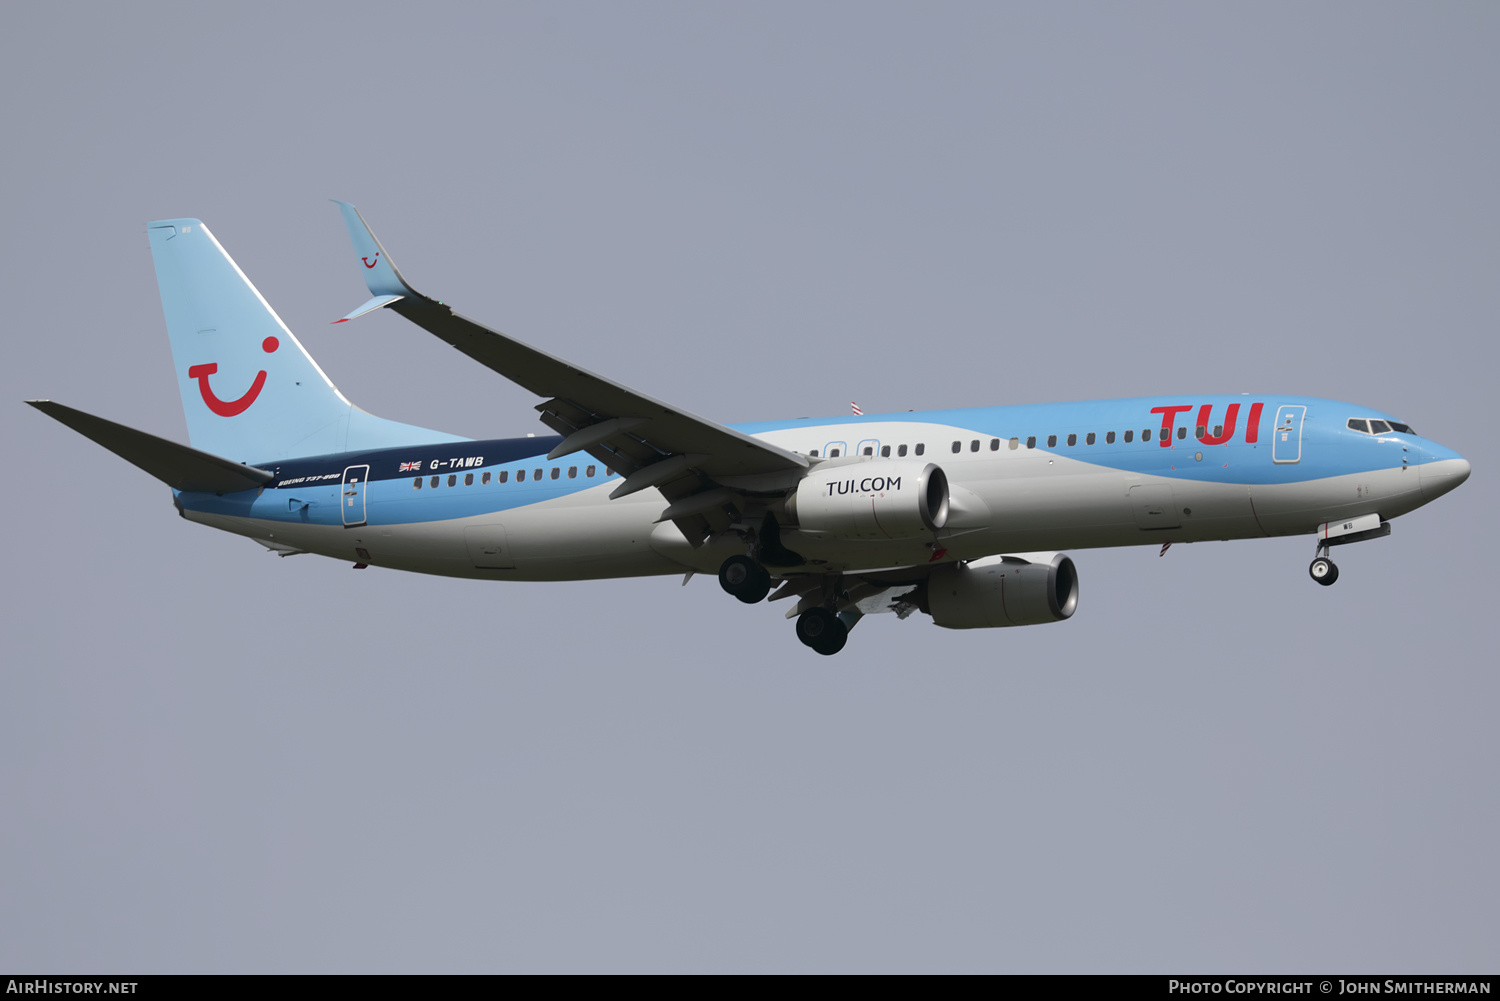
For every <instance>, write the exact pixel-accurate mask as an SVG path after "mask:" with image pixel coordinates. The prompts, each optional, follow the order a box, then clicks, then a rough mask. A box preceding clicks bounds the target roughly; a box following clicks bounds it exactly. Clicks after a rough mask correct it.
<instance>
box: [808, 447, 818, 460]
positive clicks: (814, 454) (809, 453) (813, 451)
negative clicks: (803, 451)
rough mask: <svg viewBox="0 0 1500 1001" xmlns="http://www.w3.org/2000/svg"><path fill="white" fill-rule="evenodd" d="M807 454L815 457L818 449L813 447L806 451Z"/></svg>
mask: <svg viewBox="0 0 1500 1001" xmlns="http://www.w3.org/2000/svg"><path fill="white" fill-rule="evenodd" d="M807 454H808V455H810V456H812V457H813V458H814V459H816V458H817V457H818V450H817V449H813V450H812V451H811V452H808V453H807Z"/></svg>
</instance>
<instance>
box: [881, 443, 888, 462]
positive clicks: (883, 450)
mask: <svg viewBox="0 0 1500 1001" xmlns="http://www.w3.org/2000/svg"><path fill="white" fill-rule="evenodd" d="M880 457H881V458H882V459H889V458H890V457H891V446H889V445H881V446H880Z"/></svg>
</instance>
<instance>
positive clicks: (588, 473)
mask: <svg viewBox="0 0 1500 1001" xmlns="http://www.w3.org/2000/svg"><path fill="white" fill-rule="evenodd" d="M583 475H584V476H587V477H588V478H589V479H591V480H592V479H593V478H594V467H593V466H590V467H588V468H587V469H585V470H584V471H583Z"/></svg>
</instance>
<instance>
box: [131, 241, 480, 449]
mask: <svg viewBox="0 0 1500 1001" xmlns="http://www.w3.org/2000/svg"><path fill="white" fill-rule="evenodd" d="M147 234H148V235H149V237H150V241H151V256H152V259H153V260H154V261H155V263H156V282H157V285H158V287H159V288H160V291H161V304H162V311H163V312H164V313H165V314H166V319H167V334H168V336H169V337H170V338H171V341H172V360H173V363H174V365H175V366H176V368H177V381H178V387H179V389H180V390H181V392H182V408H183V411H184V413H185V415H186V417H187V426H188V438H189V439H190V440H191V442H192V444H193V447H194V448H198V449H202V450H203V451H205V452H211V453H213V454H215V455H221V456H225V457H227V458H230V459H234V460H236V461H242V462H244V461H249V462H262V461H266V460H271V459H285V458H293V457H295V456H303V455H324V454H327V453H331V452H344V451H360V450H364V449H373V448H384V447H392V446H397V445H408V444H419V443H430V442H439V441H461V440H463V439H461V438H459V437H458V436H456V435H449V434H443V433H441V432H438V431H429V430H427V429H425V428H419V427H414V426H412V425H409V424H400V423H397V422H395V421H388V420H383V419H382V418H379V417H375V416H373V415H371V414H367V413H365V412H364V411H363V410H360V409H359V408H358V407H355V406H353V405H352V404H350V402H349V401H348V400H347V399H345V398H344V395H343V394H342V393H340V392H339V391H338V388H337V387H336V386H334V384H333V382H332V381H331V380H330V379H329V378H328V376H327V375H325V374H324V373H323V370H322V369H321V368H319V367H318V363H317V362H315V361H313V359H312V356H311V355H309V354H308V353H307V351H306V349H305V348H303V347H302V344H301V343H300V342H299V341H298V340H297V338H296V336H295V335H293V334H292V332H291V331H290V330H288V329H287V327H286V324H284V323H282V322H281V317H279V316H277V315H276V311H275V310H273V309H272V308H271V305H270V303H268V302H266V300H265V299H264V298H263V297H262V296H261V294H260V292H258V291H257V290H256V288H255V286H254V285H252V284H251V283H250V279H248V278H246V277H245V273H244V272H243V271H241V270H240V269H239V266H238V265H236V264H235V263H234V261H233V260H232V259H230V257H229V255H228V254H227V253H225V252H224V248H223V247H222V246H220V244H219V241H218V240H216V239H214V235H213V234H212V233H210V232H209V230H208V227H207V226H205V225H203V223H201V222H199V221H198V220H197V219H168V220H165V221H162V222H153V223H149V224H148V225H147Z"/></svg>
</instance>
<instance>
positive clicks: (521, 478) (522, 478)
mask: <svg viewBox="0 0 1500 1001" xmlns="http://www.w3.org/2000/svg"><path fill="white" fill-rule="evenodd" d="M516 482H517V483H525V482H526V470H524V469H518V470H516Z"/></svg>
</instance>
